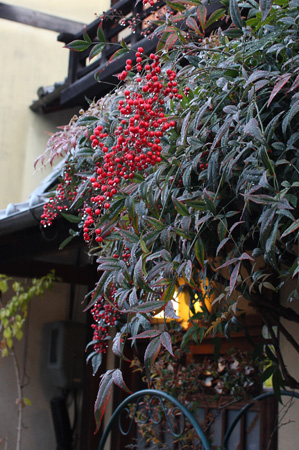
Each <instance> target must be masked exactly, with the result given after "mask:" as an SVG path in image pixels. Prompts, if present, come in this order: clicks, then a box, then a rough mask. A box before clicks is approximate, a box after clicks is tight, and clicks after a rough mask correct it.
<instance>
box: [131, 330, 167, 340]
mask: <svg viewBox="0 0 299 450" xmlns="http://www.w3.org/2000/svg"><path fill="white" fill-rule="evenodd" d="M161 333H162V331H160V330H146V331H143V332H142V333H139V334H137V335H135V336H132V337H130V338H128V340H129V341H130V340H135V339H152V338H155V337H157V336H160V334H161Z"/></svg>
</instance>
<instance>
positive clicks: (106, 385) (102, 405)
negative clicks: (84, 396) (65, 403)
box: [94, 370, 114, 432]
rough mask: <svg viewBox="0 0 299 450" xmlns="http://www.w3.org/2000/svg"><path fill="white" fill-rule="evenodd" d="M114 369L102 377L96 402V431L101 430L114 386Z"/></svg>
mask: <svg viewBox="0 0 299 450" xmlns="http://www.w3.org/2000/svg"><path fill="white" fill-rule="evenodd" d="M113 372H114V370H108V371H107V372H106V373H105V374H104V375H102V377H101V382H100V387H99V390H98V395H97V399H96V401H95V404H94V415H95V421H96V432H98V431H99V429H100V426H101V423H102V420H103V417H104V414H105V411H106V408H107V405H108V402H109V399H110V396H111V393H112V388H113V378H112V375H113Z"/></svg>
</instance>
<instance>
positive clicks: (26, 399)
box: [22, 397, 32, 406]
mask: <svg viewBox="0 0 299 450" xmlns="http://www.w3.org/2000/svg"><path fill="white" fill-rule="evenodd" d="M22 400H23V403H24V405H26V406H31V405H32V401H31V400H30V399H29V398H26V397H23V398H22Z"/></svg>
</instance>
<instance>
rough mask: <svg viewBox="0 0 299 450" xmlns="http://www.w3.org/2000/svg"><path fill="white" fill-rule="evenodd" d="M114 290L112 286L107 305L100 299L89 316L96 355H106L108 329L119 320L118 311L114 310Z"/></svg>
mask: <svg viewBox="0 0 299 450" xmlns="http://www.w3.org/2000/svg"><path fill="white" fill-rule="evenodd" d="M115 293H116V289H115V287H114V286H112V288H111V290H110V294H109V303H108V302H107V301H106V299H105V297H104V296H103V297H100V298H99V300H98V301H97V303H95V305H94V306H93V308H92V310H91V314H92V316H93V320H94V321H95V323H94V324H92V325H91V327H92V329H93V338H92V341H93V342H94V350H95V351H96V352H97V353H106V352H107V348H108V341H109V339H110V338H109V331H108V330H109V327H113V326H114V325H115V322H116V321H117V320H118V319H119V318H120V313H119V311H118V310H117V309H116V308H115V306H116V304H117V302H116V300H115V298H114V295H115Z"/></svg>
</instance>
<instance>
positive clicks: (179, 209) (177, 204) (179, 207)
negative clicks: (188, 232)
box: [172, 196, 190, 216]
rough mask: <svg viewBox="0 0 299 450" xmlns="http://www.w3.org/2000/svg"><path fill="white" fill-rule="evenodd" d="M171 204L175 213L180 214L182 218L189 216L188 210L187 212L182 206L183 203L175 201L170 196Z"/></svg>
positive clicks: (185, 207)
mask: <svg viewBox="0 0 299 450" xmlns="http://www.w3.org/2000/svg"><path fill="white" fill-rule="evenodd" d="M172 202H173V204H174V207H175V209H176V210H177V212H178V213H179V214H181V215H182V216H190V214H189V210H188V208H187V206H185V205H184V203H182V202H180V201H179V200H177V199H176V198H175V197H174V196H172Z"/></svg>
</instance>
